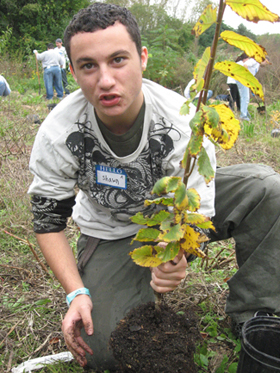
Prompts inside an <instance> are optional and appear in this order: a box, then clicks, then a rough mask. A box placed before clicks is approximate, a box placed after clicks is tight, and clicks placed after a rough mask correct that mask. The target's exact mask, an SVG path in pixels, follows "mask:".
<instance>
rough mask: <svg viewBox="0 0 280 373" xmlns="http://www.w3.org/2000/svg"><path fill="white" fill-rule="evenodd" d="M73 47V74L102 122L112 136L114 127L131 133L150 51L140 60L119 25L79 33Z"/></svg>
mask: <svg viewBox="0 0 280 373" xmlns="http://www.w3.org/2000/svg"><path fill="white" fill-rule="evenodd" d="M70 43H71V45H70V48H71V60H72V66H71V72H72V74H73V76H74V78H75V80H76V82H77V83H78V84H79V85H80V87H81V89H82V91H83V93H84V95H85V97H86V98H87V100H88V101H89V102H90V103H91V104H92V105H93V106H94V107H95V110H96V112H97V115H98V116H99V118H100V119H101V120H102V121H103V122H104V123H105V124H106V125H107V126H108V128H110V129H111V130H112V131H113V132H114V129H115V128H116V127H114V126H117V127H118V128H120V127H121V126H123V127H122V128H127V129H128V128H129V126H131V125H132V124H133V122H134V120H135V119H136V117H137V115H138V113H139V110H140V108H141V106H142V103H143V93H142V89H141V87H142V71H143V70H144V69H145V68H146V64H147V58H148V57H147V55H148V53H147V49H146V48H143V50H142V54H141V58H140V56H139V54H138V52H137V49H136V44H135V43H134V42H133V41H132V39H131V37H130V35H129V33H128V32H127V30H126V27H125V26H124V25H122V24H121V23H119V22H116V23H115V24H114V25H113V26H109V27H108V28H106V29H105V30H103V29H102V30H97V31H95V32H83V33H78V34H76V35H74V36H73V37H72V38H71V42H70ZM121 132H122V131H121ZM124 132H125V131H124ZM119 133H120V132H119Z"/></svg>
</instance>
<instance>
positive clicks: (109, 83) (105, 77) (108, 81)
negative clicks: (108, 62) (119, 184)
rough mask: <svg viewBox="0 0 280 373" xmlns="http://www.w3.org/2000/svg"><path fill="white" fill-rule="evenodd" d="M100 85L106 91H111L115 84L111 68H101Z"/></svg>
mask: <svg viewBox="0 0 280 373" xmlns="http://www.w3.org/2000/svg"><path fill="white" fill-rule="evenodd" d="M98 84H99V87H100V88H102V89H105V90H109V89H110V88H112V87H113V85H114V84H115V78H114V76H113V72H112V71H111V69H110V68H109V67H100V71H99V80H98Z"/></svg>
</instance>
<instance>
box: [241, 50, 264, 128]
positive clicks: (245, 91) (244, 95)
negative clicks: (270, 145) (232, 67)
mask: <svg viewBox="0 0 280 373" xmlns="http://www.w3.org/2000/svg"><path fill="white" fill-rule="evenodd" d="M236 62H237V63H238V64H239V65H242V66H244V67H246V69H248V70H249V71H250V73H251V74H252V75H254V76H255V75H256V73H257V72H258V71H259V68H260V64H259V63H258V62H257V61H256V60H254V58H249V57H248V56H247V54H246V53H242V55H241V56H239V57H238V58H237V59H236ZM236 84H237V87H238V91H239V96H240V119H241V120H248V121H249V120H250V119H251V116H250V114H249V112H248V105H249V102H250V89H249V87H246V86H244V85H243V84H241V83H240V82H239V81H236Z"/></svg>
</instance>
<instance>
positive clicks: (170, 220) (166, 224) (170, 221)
mask: <svg viewBox="0 0 280 373" xmlns="http://www.w3.org/2000/svg"><path fill="white" fill-rule="evenodd" d="M173 225H174V214H173V213H169V216H168V217H167V218H166V219H165V220H163V221H162V223H161V225H160V229H161V230H162V231H165V230H169V229H171V227H172V226H173Z"/></svg>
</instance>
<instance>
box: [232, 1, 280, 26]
mask: <svg viewBox="0 0 280 373" xmlns="http://www.w3.org/2000/svg"><path fill="white" fill-rule="evenodd" d="M276 1H277V0H276ZM226 5H229V6H230V7H231V9H232V10H233V11H234V12H235V13H237V14H238V15H239V16H241V17H242V18H244V19H247V21H251V22H254V23H258V22H259V21H269V22H272V23H273V22H279V21H280V18H279V16H278V15H277V14H275V13H272V12H271V11H270V10H268V9H267V8H266V7H265V6H264V5H263V4H262V3H261V2H260V1H259V0H226Z"/></svg>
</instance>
